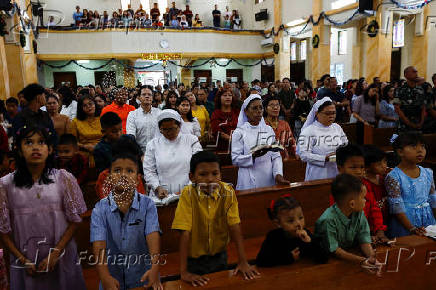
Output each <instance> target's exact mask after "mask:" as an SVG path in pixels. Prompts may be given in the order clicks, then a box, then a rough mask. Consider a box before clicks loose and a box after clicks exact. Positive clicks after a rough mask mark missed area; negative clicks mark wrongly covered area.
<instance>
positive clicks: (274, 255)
mask: <svg viewBox="0 0 436 290" xmlns="http://www.w3.org/2000/svg"><path fill="white" fill-rule="evenodd" d="M268 216H269V218H270V219H271V220H272V221H273V222H274V224H275V225H276V226H277V227H278V228H277V229H275V230H272V231H270V232H269V233H268V234H267V236H266V239H265V241H264V242H263V243H262V248H261V249H260V252H259V254H258V255H257V258H256V264H257V266H260V267H272V266H278V265H287V264H292V263H293V262H296V261H298V260H299V259H300V257H310V258H312V259H314V260H315V261H316V262H320V263H325V262H327V259H328V252H326V251H324V250H323V249H322V248H321V243H320V242H321V240H320V239H319V238H314V237H313V236H312V234H311V233H310V231H309V230H307V229H305V227H304V226H305V221H304V215H303V210H302V208H301V205H300V203H299V202H298V201H297V200H296V199H295V198H293V197H292V196H291V195H290V194H285V195H283V196H281V197H280V198H279V199H277V200H276V201H274V200H273V201H271V205H270V207H269V208H268Z"/></svg>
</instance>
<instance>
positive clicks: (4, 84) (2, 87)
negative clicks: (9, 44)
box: [0, 37, 11, 100]
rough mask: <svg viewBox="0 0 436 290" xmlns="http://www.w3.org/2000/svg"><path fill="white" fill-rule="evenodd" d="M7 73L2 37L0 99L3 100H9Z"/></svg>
mask: <svg viewBox="0 0 436 290" xmlns="http://www.w3.org/2000/svg"><path fill="white" fill-rule="evenodd" d="M10 96H11V95H10V90H9V72H8V63H7V60H6V50H5V43H4V39H3V37H0V99H1V100H5V99H7V98H9V97H10Z"/></svg>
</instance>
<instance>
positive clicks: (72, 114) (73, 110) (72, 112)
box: [60, 100, 77, 120]
mask: <svg viewBox="0 0 436 290" xmlns="http://www.w3.org/2000/svg"><path fill="white" fill-rule="evenodd" d="M60 114H61V115H66V116H68V118H70V120H73V119H74V118H76V116H77V101H74V100H73V101H72V102H71V104H70V105H69V106H68V107H67V106H65V105H62V109H61V113H60Z"/></svg>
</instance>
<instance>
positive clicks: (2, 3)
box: [0, 0, 12, 11]
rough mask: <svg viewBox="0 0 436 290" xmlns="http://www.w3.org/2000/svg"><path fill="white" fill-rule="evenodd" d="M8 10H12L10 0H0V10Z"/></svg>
mask: <svg viewBox="0 0 436 290" xmlns="http://www.w3.org/2000/svg"><path fill="white" fill-rule="evenodd" d="M2 10H4V11H10V10H12V4H11V1H10V0H0V11H2Z"/></svg>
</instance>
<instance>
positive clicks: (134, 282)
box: [91, 143, 163, 289]
mask: <svg viewBox="0 0 436 290" xmlns="http://www.w3.org/2000/svg"><path fill="white" fill-rule="evenodd" d="M117 145H118V146H115V148H116V149H118V150H116V152H119V153H114V158H113V160H112V164H111V167H110V177H109V178H108V180H109V182H110V183H111V186H112V188H113V190H112V192H111V193H110V194H109V196H107V197H106V198H104V199H102V200H100V201H99V202H98V203H97V204H96V206H95V208H94V210H93V211H92V216H91V242H92V243H93V250H94V255H95V258H96V261H97V271H98V274H99V277H100V280H101V282H100V289H131V288H137V287H142V286H144V285H145V284H144V282H145V281H146V280H148V284H147V286H148V287H152V288H153V289H163V288H162V284H161V283H160V280H159V262H160V261H159V260H160V255H159V252H160V236H159V233H160V228H159V221H158V216H157V210H156V206H155V204H154V202H153V201H152V200H151V199H149V198H148V197H147V196H144V195H142V194H139V193H138V192H137V191H136V190H135V189H136V186H137V176H138V157H137V156H135V155H133V154H131V153H129V152H131V151H132V148H126V147H128V146H125V145H123V144H119V143H117ZM123 147H124V148H123ZM114 152H115V150H114Z"/></svg>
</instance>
